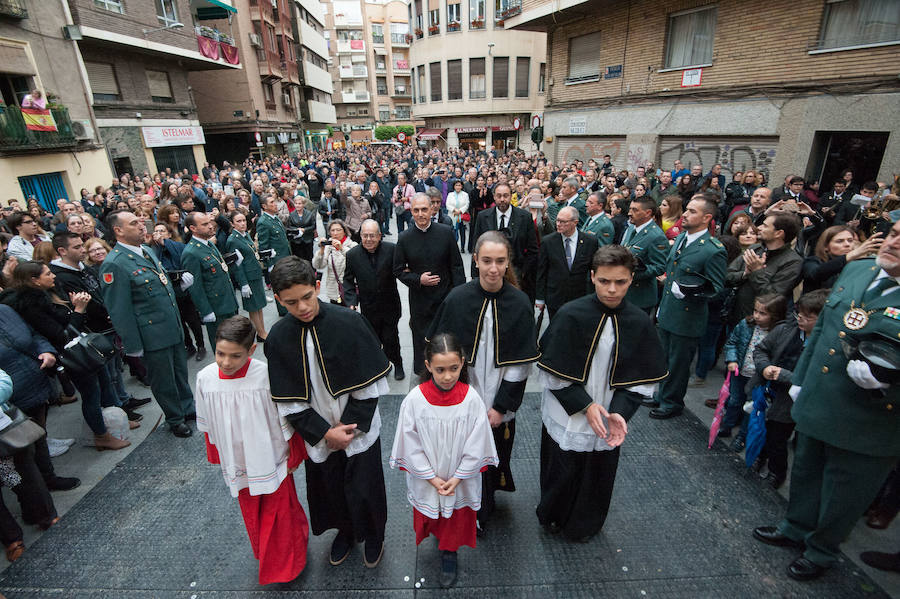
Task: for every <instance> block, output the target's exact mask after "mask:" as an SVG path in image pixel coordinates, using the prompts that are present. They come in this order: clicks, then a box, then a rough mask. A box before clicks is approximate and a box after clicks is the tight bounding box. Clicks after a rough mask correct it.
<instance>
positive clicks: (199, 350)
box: [194, 347, 206, 362]
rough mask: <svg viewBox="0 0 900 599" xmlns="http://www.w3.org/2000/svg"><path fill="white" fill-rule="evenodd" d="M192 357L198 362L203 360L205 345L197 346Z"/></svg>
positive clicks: (204, 357)
mask: <svg viewBox="0 0 900 599" xmlns="http://www.w3.org/2000/svg"><path fill="white" fill-rule="evenodd" d="M194 359H195V360H197V361H198V362H202V361H203V360H205V359H206V348H205V347H198V348H197V355H196V356H194Z"/></svg>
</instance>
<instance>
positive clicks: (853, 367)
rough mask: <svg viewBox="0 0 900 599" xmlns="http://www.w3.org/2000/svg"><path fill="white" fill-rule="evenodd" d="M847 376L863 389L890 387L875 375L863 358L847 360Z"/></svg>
mask: <svg viewBox="0 0 900 599" xmlns="http://www.w3.org/2000/svg"><path fill="white" fill-rule="evenodd" d="M847 376H849V377H850V380H851V381H853V382H854V383H856V385H857V386H858V387H862V388H863V389H887V388H888V387H890V385H889V384H887V383H882V382H881V381H879V380H878V379H876V378H875V377H874V376H872V370H871V369H870V368H869V365H868V364H867V363H866V362H863V361H862V360H850V361H849V362H847Z"/></svg>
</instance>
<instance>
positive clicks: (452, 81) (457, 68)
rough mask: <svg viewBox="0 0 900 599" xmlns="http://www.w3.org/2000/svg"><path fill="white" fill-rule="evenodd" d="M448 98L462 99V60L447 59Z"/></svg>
mask: <svg viewBox="0 0 900 599" xmlns="http://www.w3.org/2000/svg"><path fill="white" fill-rule="evenodd" d="M447 99H448V100H462V60H459V59H457V60H448V61H447Z"/></svg>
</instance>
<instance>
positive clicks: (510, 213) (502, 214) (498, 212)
mask: <svg viewBox="0 0 900 599" xmlns="http://www.w3.org/2000/svg"><path fill="white" fill-rule="evenodd" d="M501 216H505V217H506V226H507V227H508V226H509V220H510V217H511V216H512V204H510V205H509V206H508V207H507V208H506V212H500V209H499V208H498V209H497V226H498V227H499V226H500V217H501Z"/></svg>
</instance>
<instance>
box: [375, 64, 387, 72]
mask: <svg viewBox="0 0 900 599" xmlns="http://www.w3.org/2000/svg"><path fill="white" fill-rule="evenodd" d="M386 73H387V64H386V63H384V62H376V63H375V74H376V75H384V74H386Z"/></svg>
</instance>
